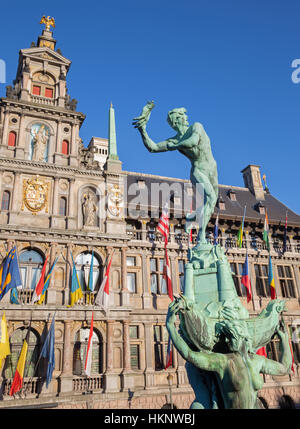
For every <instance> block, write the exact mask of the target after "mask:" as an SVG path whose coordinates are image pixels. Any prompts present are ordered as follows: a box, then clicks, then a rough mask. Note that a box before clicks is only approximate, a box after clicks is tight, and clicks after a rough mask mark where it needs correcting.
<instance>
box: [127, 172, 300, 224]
mask: <svg viewBox="0 0 300 429" xmlns="http://www.w3.org/2000/svg"><path fill="white" fill-rule="evenodd" d="M124 173H125V174H126V176H127V189H128V188H129V186H130V185H131V184H133V183H137V182H138V181H144V182H145V186H146V187H148V189H149V190H150V189H151V184H155V183H156V184H161V183H168V184H174V185H173V186H174V187H175V188H177V187H178V189H180V188H181V195H183V191H184V190H186V188H187V187H188V186H189V185H190V183H191V182H190V181H189V180H184V179H177V178H171V177H163V176H156V175H151V174H143V173H134V172H124ZM231 189H232V190H233V191H234V192H235V194H236V201H232V200H231V199H230V197H229V191H230V190H231ZM133 198H135V196H134V195H131V196H130V195H127V203H130V201H131V200H132V199H133ZM219 198H220V199H221V200H223V201H224V203H225V210H220V218H223V219H224V218H227V219H235V220H241V219H242V217H243V212H244V207H245V206H246V220H247V221H248V222H251V221H253V222H259V221H261V222H262V223H264V219H265V215H264V214H263V213H260V212H259V210H258V208H257V205H258V204H259V203H261V204H262V205H263V206H264V207H265V208H266V209H267V213H268V219H269V223H270V224H279V225H283V226H284V224H285V216H286V213H287V216H288V225H289V226H293V227H300V215H298V214H297V213H295V212H293V211H292V210H291V209H289V208H288V207H287V206H286V205H285V204H283V203H282V202H281V201H279V200H278V199H277V198H275V197H274V196H273V195H272V194H270V193H266V192H265V200H262V201H260V200H257V199H256V197H255V195H254V194H252V192H251V191H250V190H249V189H248V188H242V187H238V186H228V185H219ZM150 202H151V195H150V192H149V201H148V204H149V205H150ZM159 205H160V209H161V205H162V201H161V200H160V202H159ZM217 212H218V208H217V207H216V208H215V215H216V214H217Z"/></svg>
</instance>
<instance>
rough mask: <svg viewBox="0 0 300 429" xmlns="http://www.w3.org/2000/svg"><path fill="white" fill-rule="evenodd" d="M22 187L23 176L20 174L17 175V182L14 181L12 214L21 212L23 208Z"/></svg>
mask: <svg viewBox="0 0 300 429" xmlns="http://www.w3.org/2000/svg"><path fill="white" fill-rule="evenodd" d="M20 186H21V175H20V173H15V180H14V191H13V195H12V205H11V210H12V212H17V211H20V209H21V207H20V204H19V195H22V189H21V188H20Z"/></svg>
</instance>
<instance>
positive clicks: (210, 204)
mask: <svg viewBox="0 0 300 429" xmlns="http://www.w3.org/2000/svg"><path fill="white" fill-rule="evenodd" d="M191 181H192V183H193V184H194V185H195V186H196V191H197V192H198V193H199V195H200V194H202V192H203V194H204V195H200V197H202V198H201V199H202V200H203V196H204V201H203V204H204V210H203V211H202V216H201V217H200V219H198V220H199V234H198V243H206V239H205V231H206V227H207V224H208V222H209V220H210V217H211V215H212V213H213V211H214V208H215V205H216V202H217V198H218V196H217V194H216V192H215V189H214V186H213V185H212V183H211V181H210V179H209V177H208V176H207V175H206V174H204V173H202V172H201V171H200V170H199V169H197V168H193V169H192V171H191ZM199 184H200V185H202V187H203V191H202V192H201V190H200V189H199V188H198V189H197V187H198V186H199ZM199 209H200V208H197V214H200V212H201V211H198V210H199Z"/></svg>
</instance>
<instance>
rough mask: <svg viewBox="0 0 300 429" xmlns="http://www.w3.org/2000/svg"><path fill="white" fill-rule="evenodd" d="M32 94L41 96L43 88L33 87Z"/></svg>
mask: <svg viewBox="0 0 300 429" xmlns="http://www.w3.org/2000/svg"><path fill="white" fill-rule="evenodd" d="M32 94H33V95H41V87H40V86H38V85H33V87H32Z"/></svg>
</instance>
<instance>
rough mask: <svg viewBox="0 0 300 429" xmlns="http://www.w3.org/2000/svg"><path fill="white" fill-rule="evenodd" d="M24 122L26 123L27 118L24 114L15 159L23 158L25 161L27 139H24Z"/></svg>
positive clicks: (21, 119)
mask: <svg viewBox="0 0 300 429" xmlns="http://www.w3.org/2000/svg"><path fill="white" fill-rule="evenodd" d="M24 122H25V116H24V115H23V114H21V118H20V125H19V133H18V141H17V145H16V152H15V157H16V158H23V159H24V150H25V138H24V131H25V126H24Z"/></svg>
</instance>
